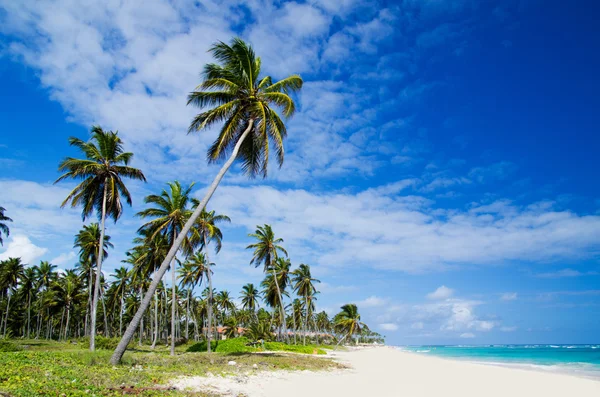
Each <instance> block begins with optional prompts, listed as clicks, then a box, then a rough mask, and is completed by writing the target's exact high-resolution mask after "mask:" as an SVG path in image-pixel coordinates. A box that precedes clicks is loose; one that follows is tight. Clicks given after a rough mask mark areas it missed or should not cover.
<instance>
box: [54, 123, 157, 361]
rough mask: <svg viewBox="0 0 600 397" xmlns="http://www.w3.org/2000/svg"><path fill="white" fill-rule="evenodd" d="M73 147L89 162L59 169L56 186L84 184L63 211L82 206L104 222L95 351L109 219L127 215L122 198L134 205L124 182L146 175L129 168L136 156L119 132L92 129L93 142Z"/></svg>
mask: <svg viewBox="0 0 600 397" xmlns="http://www.w3.org/2000/svg"><path fill="white" fill-rule="evenodd" d="M69 143H70V144H71V146H75V147H76V148H78V149H79V150H81V151H82V152H83V154H85V157H86V158H85V159H76V158H72V157H67V158H66V159H64V160H63V161H62V162H61V163H60V165H59V166H58V169H59V171H64V172H65V173H64V174H63V175H61V176H60V177H59V178H58V179H57V180H56V182H54V183H57V182H60V181H62V180H65V179H76V180H82V182H81V183H80V184H79V185H77V186H76V187H75V189H73V190H72V191H71V193H69V195H68V196H67V198H66V199H65V201H63V203H62V205H61V206H62V207H64V206H66V205H67V204H68V203H69V202H70V203H71V207H77V206H79V205H81V206H82V207H83V210H82V217H83V219H84V220H85V219H86V218H87V217H89V216H90V215H92V214H93V213H94V212H96V213H97V214H98V215H99V218H100V223H101V226H100V242H99V247H98V255H97V258H96V283H95V285H94V296H93V299H92V312H91V326H90V350H91V351H94V350H95V336H96V311H97V308H98V296H99V293H100V277H101V275H102V258H103V255H102V254H103V251H102V249H101V247H104V231H105V227H104V224H105V221H106V217H107V216H108V217H111V218H112V219H113V220H114V221H115V222H117V219H119V217H120V216H121V214H122V212H123V206H122V204H121V196H123V197H124V198H125V200H126V202H127V204H129V205H131V195H130V194H129V191H128V190H127V187H126V186H125V183H124V182H123V178H130V179H135V180H141V181H146V178H145V177H144V174H143V173H142V171H140V170H138V169H137V168H133V167H130V166H129V165H128V164H129V162H130V161H131V159H132V157H133V153H130V152H124V151H123V141H122V140H121V138H119V136H118V133H117V132H112V131H104V130H102V128H100V127H99V126H94V127H92V137H91V139H90V141H88V142H84V141H82V140H81V139H78V138H74V137H71V138H69Z"/></svg>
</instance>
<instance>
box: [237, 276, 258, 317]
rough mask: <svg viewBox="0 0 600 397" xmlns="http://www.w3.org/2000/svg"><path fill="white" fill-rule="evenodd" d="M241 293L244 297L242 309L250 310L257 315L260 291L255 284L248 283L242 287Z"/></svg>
mask: <svg viewBox="0 0 600 397" xmlns="http://www.w3.org/2000/svg"><path fill="white" fill-rule="evenodd" d="M240 294H241V298H242V309H244V310H250V311H251V312H252V313H253V314H254V316H256V309H257V308H258V298H259V297H260V292H258V290H257V289H256V287H255V286H254V284H252V283H248V284H246V285H244V286H243V287H242V291H241V292H240Z"/></svg>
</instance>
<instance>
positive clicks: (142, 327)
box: [138, 285, 144, 346]
mask: <svg viewBox="0 0 600 397" xmlns="http://www.w3.org/2000/svg"><path fill="white" fill-rule="evenodd" d="M143 295H144V294H143V291H142V286H141V285H140V303H141V301H142V296H143ZM143 333H144V316H142V319H141V321H140V340H139V341H138V346H141V345H142V334H143Z"/></svg>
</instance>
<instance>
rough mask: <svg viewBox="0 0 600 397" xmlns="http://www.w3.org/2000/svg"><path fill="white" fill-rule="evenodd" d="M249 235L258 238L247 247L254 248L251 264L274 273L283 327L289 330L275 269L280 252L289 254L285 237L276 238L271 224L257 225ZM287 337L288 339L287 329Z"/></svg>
mask: <svg viewBox="0 0 600 397" xmlns="http://www.w3.org/2000/svg"><path fill="white" fill-rule="evenodd" d="M248 236H249V237H253V238H255V239H256V240H257V242H256V243H254V244H250V245H249V246H247V247H246V249H253V250H254V254H253V256H252V260H251V261H250V264H251V265H252V264H254V265H255V266H256V267H258V266H260V265H261V264H262V265H263V270H264V272H265V273H267V272H269V271H270V272H271V273H272V275H273V277H274V278H273V281H274V282H275V287H276V290H277V296H278V299H279V302H278V306H279V310H280V315H281V320H282V321H283V328H284V330H287V327H286V323H285V313H284V308H283V300H282V298H281V290H282V287H281V286H280V285H279V282H278V281H279V280H278V277H277V276H276V270H275V266H274V265H275V262H276V261H277V258H278V257H279V253H283V254H285V256H287V251H286V250H285V249H284V248H283V247H282V246H281V245H280V244H281V243H283V239H281V238H276V237H275V233H274V232H273V229H272V228H271V226H270V225H263V226H257V228H256V231H255V232H254V233H251V234H249V235H248ZM288 270H289V268H288ZM286 339H288V336H287V331H286Z"/></svg>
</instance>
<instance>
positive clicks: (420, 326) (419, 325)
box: [410, 321, 424, 329]
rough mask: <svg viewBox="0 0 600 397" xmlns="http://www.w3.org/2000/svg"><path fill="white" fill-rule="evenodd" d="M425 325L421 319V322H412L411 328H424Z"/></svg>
mask: <svg viewBox="0 0 600 397" xmlns="http://www.w3.org/2000/svg"><path fill="white" fill-rule="evenodd" d="M423 327H424V325H423V323H422V322H420V321H419V322H416V323H412V324H411V325H410V328H411V329H423Z"/></svg>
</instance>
